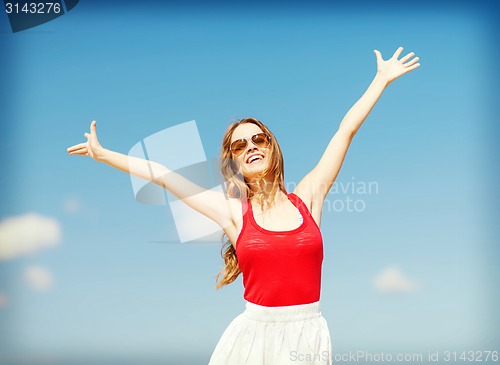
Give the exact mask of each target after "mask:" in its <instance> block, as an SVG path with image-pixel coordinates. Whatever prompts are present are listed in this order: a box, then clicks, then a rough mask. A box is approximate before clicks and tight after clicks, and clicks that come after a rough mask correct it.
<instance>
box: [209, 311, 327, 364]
mask: <svg viewBox="0 0 500 365" xmlns="http://www.w3.org/2000/svg"><path fill="white" fill-rule="evenodd" d="M332 358H333V354H332V344H331V339H330V332H329V330H328V325H327V323H326V320H325V318H324V317H323V316H322V315H321V312H320V308H319V302H315V303H311V304H300V305H291V306H284V307H264V306H261V305H257V304H254V303H250V302H246V309H245V311H244V312H243V313H241V314H240V315H238V316H237V317H236V318H235V319H233V321H232V322H231V323H230V324H229V326H228V327H227V328H226V330H225V331H224V333H223V334H222V337H221V338H220V340H219V342H218V343H217V346H216V347H215V350H214V352H213V354H212V357H211V358H210V362H209V363H208V364H209V365H285V364H286V365H290V364H292V365H299V364H300V365H306V364H307V365H313V364H314V365H331V364H332Z"/></svg>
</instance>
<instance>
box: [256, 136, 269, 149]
mask: <svg viewBox="0 0 500 365" xmlns="http://www.w3.org/2000/svg"><path fill="white" fill-rule="evenodd" d="M252 142H253V143H254V144H255V145H256V146H258V147H264V146H267V145H268V143H269V141H268V139H267V134H265V133H259V134H256V135H255V136H253V137H252Z"/></svg>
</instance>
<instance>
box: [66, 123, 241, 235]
mask: <svg viewBox="0 0 500 365" xmlns="http://www.w3.org/2000/svg"><path fill="white" fill-rule="evenodd" d="M84 136H85V138H87V142H84V143H80V144H77V145H74V146H71V147H69V148H68V149H67V151H68V154H70V155H80V156H90V157H91V158H93V159H94V160H95V161H98V162H104V163H105V164H107V165H109V166H111V167H114V168H116V169H118V170H121V171H124V172H126V173H128V174H132V175H134V176H137V177H139V178H141V179H145V180H148V181H151V182H153V183H155V184H157V185H159V186H161V187H163V188H164V189H167V190H168V191H170V192H171V193H172V194H174V195H175V196H177V197H178V198H179V199H181V200H182V201H183V202H184V203H186V204H187V205H188V206H190V207H191V208H192V209H194V210H196V211H197V212H199V213H201V214H203V215H205V216H206V217H208V218H210V219H211V220H213V221H214V222H216V223H217V224H219V225H220V226H221V227H222V228H226V227H228V226H229V225H231V224H232V223H233V220H232V214H231V207H230V205H229V203H230V202H229V200H227V199H226V197H225V196H224V193H222V192H217V191H213V190H208V189H205V188H203V187H201V186H199V185H197V184H195V183H193V182H192V181H191V180H189V179H186V178H185V177H183V176H182V175H180V174H178V173H176V172H174V171H172V170H170V169H168V168H167V167H165V166H163V165H162V164H159V163H157V162H154V161H150V160H145V159H142V158H139V157H133V156H128V155H124V154H122V153H119V152H115V151H111V150H108V149H106V148H103V147H102V146H101V144H100V143H99V140H98V139H97V131H96V122H95V121H92V123H90V134H89V133H85V134H84Z"/></svg>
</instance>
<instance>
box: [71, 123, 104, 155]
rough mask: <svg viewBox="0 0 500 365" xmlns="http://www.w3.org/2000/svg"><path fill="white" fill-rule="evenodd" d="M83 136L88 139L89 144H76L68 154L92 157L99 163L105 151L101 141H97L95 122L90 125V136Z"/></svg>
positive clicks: (85, 134) (86, 134)
mask: <svg viewBox="0 0 500 365" xmlns="http://www.w3.org/2000/svg"><path fill="white" fill-rule="evenodd" d="M83 136H84V137H85V138H87V142H84V143H79V144H75V145H74V146H71V147H69V148H68V154H70V155H80V156H90V157H92V158H93V159H94V160H96V161H99V160H100V157H101V156H102V152H103V150H104V149H103V148H102V146H101V145H100V144H99V140H98V139H97V132H96V121H95V120H93V121H92V122H91V123H90V134H88V133H84V135H83Z"/></svg>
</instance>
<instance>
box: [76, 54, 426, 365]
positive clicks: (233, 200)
mask: <svg viewBox="0 0 500 365" xmlns="http://www.w3.org/2000/svg"><path fill="white" fill-rule="evenodd" d="M402 51H403V48H402V47H400V48H398V49H397V51H396V52H395V53H394V55H393V56H392V57H391V58H390V59H389V60H387V61H384V60H383V59H382V55H381V54H380V52H378V51H374V52H375V55H376V59H377V73H376V75H375V77H374V79H373V81H372V83H371V84H370V86H369V87H368V89H367V90H366V92H365V93H364V94H363V96H362V97H361V98H360V99H359V100H358V101H357V102H356V103H355V104H354V106H353V107H352V108H351V109H350V110H349V112H348V113H347V114H346V115H345V117H344V119H343V120H342V122H341V123H340V126H339V128H338V131H337V132H336V133H335V135H334V136H333V137H332V139H331V141H330V143H329V144H328V146H327V147H326V149H325V152H324V154H323V156H322V157H321V159H320V160H319V162H318V163H317V165H316V166H315V167H314V168H313V169H312V170H311V171H310V172H309V173H308V174H306V176H305V177H304V178H303V179H302V180H301V181H300V182H299V184H298V185H297V186H296V187H295V189H294V190H293V192H287V191H286V189H285V184H284V161H283V155H282V153H281V149H280V146H279V144H278V142H277V140H276V138H275V137H274V135H273V134H272V132H271V131H270V130H269V128H267V127H266V126H265V125H264V124H263V123H262V122H260V121H259V120H257V119H254V118H245V119H242V120H240V121H239V122H237V123H234V124H232V125H231V126H230V127H229V128H228V130H227V131H226V133H225V134H224V137H223V141H222V151H221V171H222V174H223V176H224V178H225V180H226V189H227V197H226V196H225V195H224V194H223V193H221V192H216V191H211V190H205V189H203V188H201V187H200V186H197V185H196V184H194V183H193V182H191V181H189V180H188V179H186V178H184V177H182V176H180V175H179V174H176V173H174V172H172V171H171V170H169V169H168V168H167V167H165V166H163V165H161V164H158V163H155V162H152V161H146V160H143V159H140V158H135V157H129V156H126V155H123V154H120V153H118V152H114V151H110V150H107V149H104V148H103V147H102V146H101V145H100V144H99V142H98V140H97V132H96V123H95V121H93V122H92V123H91V126H90V134H88V133H85V135H84V136H85V137H86V138H87V142H85V143H80V144H77V145H75V146H72V147H70V148H68V153H69V154H76V155H83V156H90V157H92V158H93V159H95V160H96V161H101V162H104V163H106V164H108V165H110V166H112V167H114V168H117V169H120V170H122V171H125V172H127V173H130V174H133V175H135V176H138V177H141V178H143V179H147V180H151V181H153V182H154V183H156V184H158V185H160V186H162V187H163V188H165V189H167V190H169V191H170V192H172V193H173V194H175V195H176V196H177V197H178V198H179V199H181V200H182V201H183V202H184V203H186V204H187V205H188V206H190V207H191V208H193V209H195V210H196V211H198V212H200V213H201V214H203V215H205V216H207V217H208V218H210V219H212V220H213V221H214V222H216V223H217V224H219V225H220V226H221V227H222V229H223V230H224V232H225V234H226V237H227V240H226V242H225V244H224V245H223V247H222V251H221V254H222V257H223V259H224V262H225V267H224V269H223V270H222V271H221V272H220V273H219V275H217V283H216V286H217V288H220V287H222V286H224V285H227V284H230V283H232V282H233V281H234V280H235V279H236V278H237V277H238V275H239V274H240V273H242V275H243V285H244V287H245V293H244V298H245V300H246V308H245V311H244V312H243V313H241V314H240V315H239V316H237V317H236V318H235V319H234V320H233V321H232V322H231V323H230V324H229V326H228V327H227V329H226V330H225V331H224V333H223V334H222V337H221V339H220V340H219V342H218V343H217V346H216V348H215V350H214V352H213V354H212V357H211V359H210V363H209V364H211V365H235V364H237V365H245V364H246V365H264V364H273V365H281V364H290V363H292V362H293V363H294V364H323V365H326V364H331V363H332V344H331V339H330V333H329V329H328V325H327V323H326V320H325V319H324V318H323V316H322V313H321V311H320V302H319V300H320V288H321V271H322V262H323V239H322V235H321V231H320V228H319V227H320V224H321V213H322V210H323V204H324V201H325V197H326V196H327V194H328V192H329V190H330V188H331V187H332V184H333V183H334V181H335V179H336V177H337V175H338V173H339V171H340V168H341V166H342V164H343V161H344V158H345V155H346V153H347V150H348V148H349V146H350V143H351V141H352V139H353V137H354V136H355V135H356V133H357V131H358V129H359V128H360V127H361V125H362V124H363V122H364V120H365V119H366V117H367V116H368V114H369V113H370V111H371V110H372V108H373V106H374V105H375V103H376V102H377V100H378V99H379V97H380V96H381V95H382V92H383V91H384V89H385V88H386V87H387V86H388V85H389V84H390V83H391V82H392V81H394V80H395V79H396V78H398V77H400V76H401V75H403V74H405V73H407V72H409V71H411V70H414V69H415V68H417V67H418V66H419V65H420V64H419V63H417V61H418V57H415V58H413V56H414V54H413V52H412V53H409V54H407V55H406V56H404V57H403V58H401V59H398V58H399V56H400V55H401V52H402ZM219 279H220V280H219Z"/></svg>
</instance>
